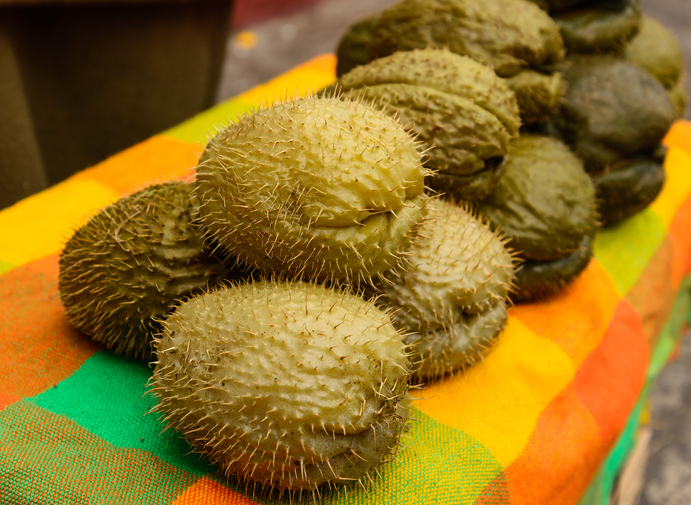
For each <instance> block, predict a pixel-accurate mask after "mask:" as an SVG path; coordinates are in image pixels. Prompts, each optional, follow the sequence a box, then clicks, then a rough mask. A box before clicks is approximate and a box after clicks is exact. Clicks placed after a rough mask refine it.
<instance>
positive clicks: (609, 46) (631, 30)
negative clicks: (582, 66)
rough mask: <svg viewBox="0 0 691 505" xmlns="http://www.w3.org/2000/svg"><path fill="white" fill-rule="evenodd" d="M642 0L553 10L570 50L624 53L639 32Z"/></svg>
mask: <svg viewBox="0 0 691 505" xmlns="http://www.w3.org/2000/svg"><path fill="white" fill-rule="evenodd" d="M639 3H640V1H639V0H607V1H604V2H591V4H590V5H588V4H584V5H579V6H578V7H577V8H575V9H572V10H567V11H561V12H559V13H554V14H553V18H554V21H555V22H556V23H557V25H558V26H559V31H560V33H561V36H562V38H563V39H564V44H565V45H566V47H567V49H568V51H569V53H621V52H622V51H623V49H624V48H625V47H626V45H627V44H628V43H629V41H630V40H631V39H632V38H633V37H634V36H635V35H636V34H637V33H638V30H639V27H640V23H641V9H640V7H639Z"/></svg>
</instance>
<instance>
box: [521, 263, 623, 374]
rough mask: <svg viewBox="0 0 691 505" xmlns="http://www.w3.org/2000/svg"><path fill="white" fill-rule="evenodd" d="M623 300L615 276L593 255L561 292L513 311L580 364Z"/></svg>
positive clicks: (597, 341) (602, 334) (596, 342)
mask: <svg viewBox="0 0 691 505" xmlns="http://www.w3.org/2000/svg"><path fill="white" fill-rule="evenodd" d="M619 300H621V295H620V294H619V292H618V290H617V287H616V285H615V284H614V281H613V280H612V277H611V276H610V275H609V274H608V273H607V271H606V270H605V269H604V267H603V266H602V264H600V263H599V262H598V261H597V260H595V259H593V260H591V262H590V264H589V265H588V267H587V268H586V269H585V270H584V271H583V273H582V274H581V275H579V276H578V277H577V278H576V279H575V280H574V281H573V283H571V284H570V285H569V286H567V287H566V289H564V291H562V292H561V293H559V294H558V295H556V296H552V297H550V298H548V299H545V300H541V301H540V302H539V303H529V304H528V303H526V304H519V305H517V306H516V307H514V308H513V309H511V312H510V313H511V315H512V316H515V317H517V318H518V319H520V320H521V321H522V322H523V323H525V325H526V326H528V327H529V328H530V329H531V330H533V331H534V332H535V333H536V334H538V335H540V336H543V337H545V338H549V339H550V340H551V341H552V342H554V343H555V344H557V345H558V346H559V347H561V348H562V349H563V350H564V351H565V352H566V353H567V354H568V355H569V357H570V358H571V360H572V361H573V362H574V364H575V365H576V366H579V365H580V364H581V363H582V362H583V361H584V360H585V359H586V358H587V356H588V355H589V354H590V353H591V351H592V350H593V349H595V348H596V347H597V346H598V345H599V344H600V341H601V340H602V338H603V337H604V335H605V332H606V331H607V328H608V327H609V324H610V321H611V320H612V317H613V315H614V310H615V308H616V306H617V304H618V303H619Z"/></svg>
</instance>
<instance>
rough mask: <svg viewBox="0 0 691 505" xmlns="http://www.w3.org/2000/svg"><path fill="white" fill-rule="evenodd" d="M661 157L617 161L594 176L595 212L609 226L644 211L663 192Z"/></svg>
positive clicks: (663, 181) (662, 157)
mask: <svg viewBox="0 0 691 505" xmlns="http://www.w3.org/2000/svg"><path fill="white" fill-rule="evenodd" d="M663 161H664V156H654V155H653V154H651V155H648V156H639V157H637V158H634V159H631V160H625V161H620V162H617V163H614V164H612V165H610V166H609V167H608V169H607V170H606V171H604V172H602V173H599V174H596V175H593V182H594V183H595V190H596V195H597V200H598V206H597V208H598V212H599V213H600V216H601V220H602V223H603V225H604V226H611V225H614V224H616V223H618V222H620V221H623V220H624V219H626V218H628V217H630V216H632V215H634V214H636V213H637V212H640V211H641V210H643V209H645V208H646V207H647V206H648V205H650V203H652V202H653V200H655V198H657V195H659V194H660V192H661V191H662V187H663V186H664V183H665V180H666V175H665V169H664V167H663Z"/></svg>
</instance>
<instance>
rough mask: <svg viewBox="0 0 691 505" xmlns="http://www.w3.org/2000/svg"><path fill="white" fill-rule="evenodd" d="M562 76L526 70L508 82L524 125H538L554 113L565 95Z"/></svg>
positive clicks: (555, 73) (510, 78)
mask: <svg viewBox="0 0 691 505" xmlns="http://www.w3.org/2000/svg"><path fill="white" fill-rule="evenodd" d="M562 75H563V74H562V73H561V72H553V73H544V72H538V71H536V70H532V69H525V70H521V71H520V72H518V73H517V74H514V75H512V76H511V77H509V78H508V79H507V80H506V83H507V84H508V86H509V88H510V89H511V91H513V92H514V93H515V95H516V100H517V102H518V109H519V110H520V113H521V121H522V122H523V124H524V125H532V124H535V123H538V122H539V121H540V120H542V119H543V118H545V117H546V116H548V115H549V114H550V112H552V110H553V109H554V107H555V106H556V105H557V103H558V102H559V99H560V98H561V97H562V95H563V94H564V90H565V87H564V79H563V78H562Z"/></svg>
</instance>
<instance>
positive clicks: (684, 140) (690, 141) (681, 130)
mask: <svg viewBox="0 0 691 505" xmlns="http://www.w3.org/2000/svg"><path fill="white" fill-rule="evenodd" d="M662 143H663V144H664V145H666V146H670V147H672V146H674V147H680V148H682V149H685V150H686V151H688V152H690V153H691V122H689V121H677V122H676V123H674V124H673V125H672V128H670V129H669V131H668V132H667V135H666V136H665V138H664V139H663V140H662Z"/></svg>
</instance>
